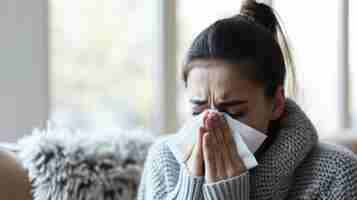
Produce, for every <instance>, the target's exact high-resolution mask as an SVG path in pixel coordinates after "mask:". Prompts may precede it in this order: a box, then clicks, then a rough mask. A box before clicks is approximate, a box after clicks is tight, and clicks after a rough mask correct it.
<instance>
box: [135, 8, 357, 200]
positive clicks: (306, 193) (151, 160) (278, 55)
mask: <svg viewBox="0 0 357 200" xmlns="http://www.w3.org/2000/svg"><path fill="white" fill-rule="evenodd" d="M285 41H286V40H285V39H284V34H283V33H282V31H281V27H280V25H279V23H278V21H277V18H276V16H275V14H274V12H273V10H272V9H271V8H270V7H269V6H267V5H265V4H261V3H257V2H255V1H246V2H245V3H244V4H243V6H242V8H241V13H240V14H238V15H236V16H233V17H230V18H226V19H222V20H218V21H217V22H215V23H214V24H212V25H210V26H209V27H208V28H206V29H205V30H203V31H202V32H201V33H200V34H199V35H198V36H197V38H195V40H194V41H193V43H192V45H191V47H190V49H189V51H188V54H187V60H186V63H185V64H184V66H183V70H182V75H183V81H184V83H185V86H186V89H187V92H188V94H189V96H190V102H191V104H192V113H193V115H196V114H200V113H202V112H205V126H204V127H201V128H200V130H199V131H198V133H197V143H196V144H195V146H194V147H193V149H191V151H188V152H187V160H186V162H185V163H180V162H178V161H177V160H176V159H175V157H174V155H173V153H172V152H171V150H170V148H169V147H168V145H167V143H166V142H167V140H169V138H167V139H163V140H160V141H159V142H157V143H156V144H155V145H153V146H152V148H151V150H150V152H149V155H148V157H147V161H146V164H145V169H144V172H143V176H142V179H141V184H140V187H139V191H138V199H139V200H149V199H155V200H169V199H177V200H188V199H208V200H238V199H274V200H277V199H331V200H332V199H333V200H339V199H357V161H356V157H355V156H354V155H352V153H350V152H349V151H347V150H344V149H342V148H339V147H335V146H332V145H327V144H322V143H319V142H318V136H317V133H316V131H315V128H314V126H313V125H312V123H311V122H310V120H309V119H308V118H307V116H306V115H305V114H304V112H303V111H302V110H301V109H300V108H299V106H298V105H297V104H296V103H294V101H293V100H291V99H288V98H285V94H284V86H285V84H286V83H285V80H286V74H287V71H289V70H291V71H293V69H292V68H288V67H292V64H293V62H292V59H291V55H290V53H289V49H288V47H287V45H286V44H287V43H286V42H285ZM211 107H215V108H216V109H218V110H219V111H221V112H225V113H227V114H229V115H230V116H231V117H233V118H234V119H236V120H239V121H240V122H242V123H244V124H246V125H248V126H250V127H252V128H254V129H256V130H258V131H260V132H262V133H264V134H266V135H267V138H268V139H267V140H265V142H264V144H263V145H262V146H261V147H260V148H259V150H258V151H257V152H256V153H255V157H256V159H257V161H258V163H259V164H258V166H257V167H255V168H253V169H250V170H247V169H246V167H245V165H244V163H243V162H242V159H241V158H240V156H239V154H238V153H237V147H236V145H235V142H234V140H233V137H232V134H231V131H230V129H229V126H228V125H227V122H226V121H225V119H224V117H222V116H221V115H219V114H217V113H211V112H206V110H207V109H209V108H211ZM238 148H239V147H238Z"/></svg>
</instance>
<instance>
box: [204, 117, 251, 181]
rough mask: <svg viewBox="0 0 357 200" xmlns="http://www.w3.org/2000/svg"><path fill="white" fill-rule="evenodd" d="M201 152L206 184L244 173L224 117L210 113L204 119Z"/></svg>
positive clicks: (242, 164) (243, 167)
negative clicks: (204, 129)
mask: <svg viewBox="0 0 357 200" xmlns="http://www.w3.org/2000/svg"><path fill="white" fill-rule="evenodd" d="M205 128H206V130H207V132H205V133H204V134H203V138H202V148H203V149H202V150H203V159H204V167H205V179H206V181H207V182H209V183H212V182H217V181H219V180H223V179H226V178H230V177H234V176H238V175H240V174H242V173H244V172H245V171H246V168H245V166H244V163H243V161H242V159H241V158H240V156H239V154H238V151H237V147H236V144H235V141H234V138H233V136H232V134H231V130H230V128H229V126H228V123H227V122H226V120H225V118H224V116H223V115H222V114H219V113H215V112H210V113H209V114H208V116H207V117H206V119H205Z"/></svg>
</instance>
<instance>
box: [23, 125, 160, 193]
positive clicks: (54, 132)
mask: <svg viewBox="0 0 357 200" xmlns="http://www.w3.org/2000/svg"><path fill="white" fill-rule="evenodd" d="M152 142H153V136H152V135H151V134H150V133H149V132H147V131H144V130H133V131H124V130H119V131H115V132H110V133H82V132H79V131H76V132H74V131H71V130H69V129H62V128H49V129H48V130H43V131H41V130H35V131H34V132H33V133H32V134H31V135H29V136H26V137H24V138H22V139H21V140H20V141H19V142H18V147H19V152H18V155H19V158H20V161H21V162H22V164H23V166H24V167H25V169H27V170H28V173H29V177H30V179H31V182H32V185H33V198H34V200H131V199H134V198H135V196H136V190H137V187H138V184H139V181H140V175H141V171H142V168H143V164H144V161H145V157H146V154H147V150H148V148H149V146H150V145H151V144H152Z"/></svg>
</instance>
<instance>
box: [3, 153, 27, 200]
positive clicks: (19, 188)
mask: <svg viewBox="0 0 357 200" xmlns="http://www.w3.org/2000/svg"><path fill="white" fill-rule="evenodd" d="M0 199H1V200H31V199H32V197H31V183H30V181H29V178H28V176H27V173H26V171H25V170H24V169H23V168H22V166H21V165H20V164H19V163H18V161H17V160H16V156H15V154H14V153H12V152H10V151H5V150H3V149H0Z"/></svg>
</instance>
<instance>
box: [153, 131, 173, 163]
mask: <svg viewBox="0 0 357 200" xmlns="http://www.w3.org/2000/svg"><path fill="white" fill-rule="evenodd" d="M171 138H172V135H168V136H163V137H160V138H158V139H157V140H156V141H155V142H154V143H153V144H152V145H151V147H150V149H149V153H148V156H147V162H152V163H156V165H170V164H171V165H175V164H178V162H177V160H176V158H175V156H174V154H173V153H172V151H171V149H170V148H169V146H168V140H169V139H171Z"/></svg>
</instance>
